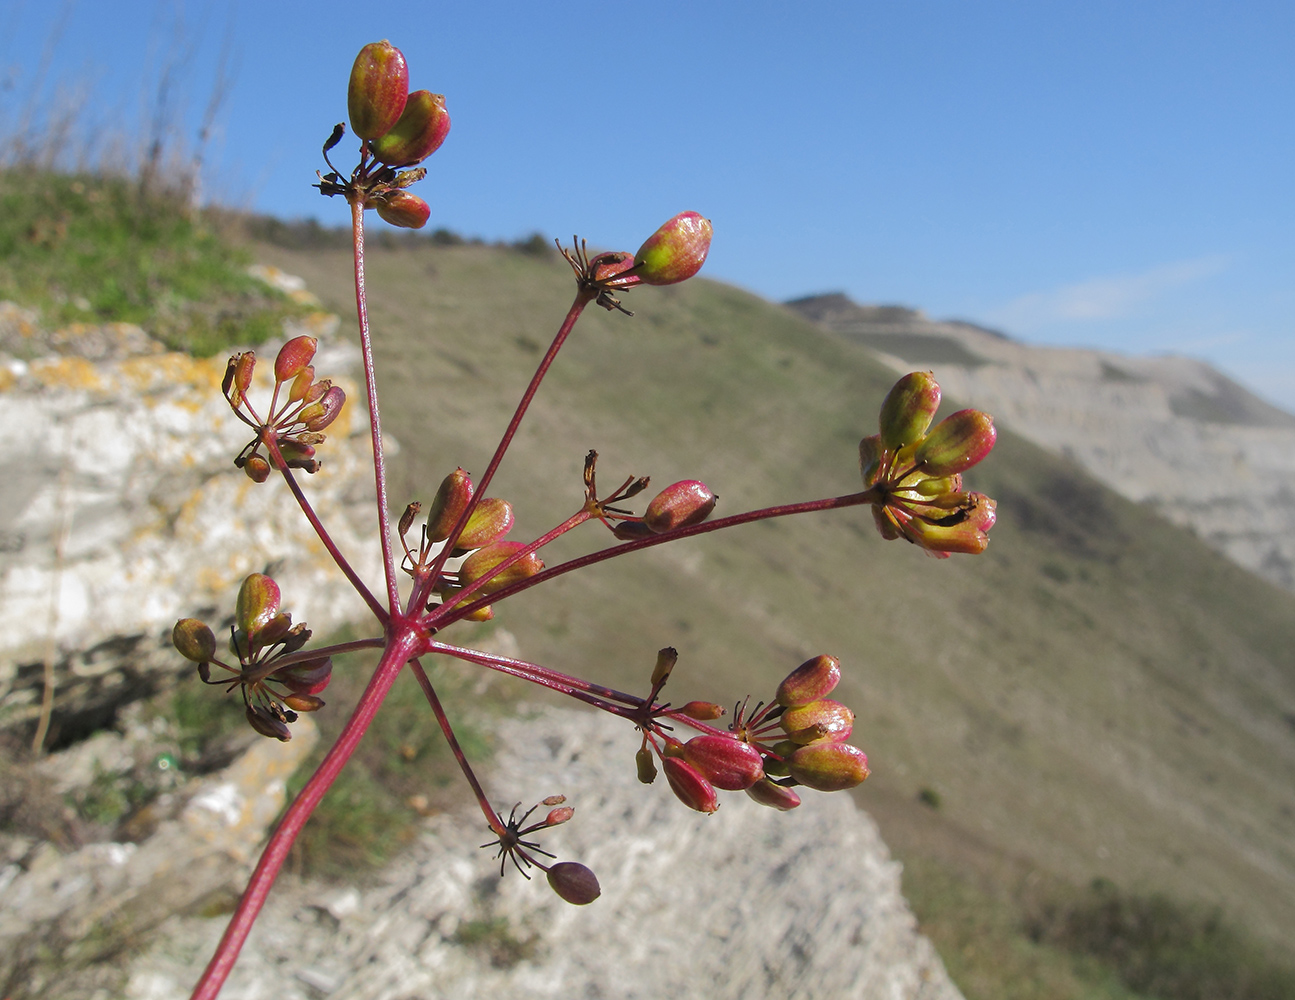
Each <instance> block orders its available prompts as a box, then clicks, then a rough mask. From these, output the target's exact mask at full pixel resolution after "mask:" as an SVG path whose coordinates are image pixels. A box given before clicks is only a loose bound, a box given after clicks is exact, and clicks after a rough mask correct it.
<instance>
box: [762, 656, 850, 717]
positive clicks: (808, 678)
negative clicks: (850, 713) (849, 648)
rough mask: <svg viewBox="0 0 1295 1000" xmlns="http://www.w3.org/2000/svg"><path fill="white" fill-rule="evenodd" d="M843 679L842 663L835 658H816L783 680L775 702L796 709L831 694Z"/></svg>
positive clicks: (806, 662) (807, 661)
mask: <svg viewBox="0 0 1295 1000" xmlns="http://www.w3.org/2000/svg"><path fill="white" fill-rule="evenodd" d="M840 679H841V661H840V660H838V659H837V658H836V657H835V656H815V657H813V658H812V659H808V660H806V661H805V662H804V663H802V664H801V665H800V666H799V667H797V668H796V669H795V670H793V671H792V672H791V673H789V674H788V675H787V676H786V677H784V678H783V680H782V683H781V684H779V685H778V691H777V693H776V694H775V695H774V700H775V701H777V702H778V704H779V705H783V706H785V707H787V708H794V707H795V706H797V705H808V704H809V703H810V702H812V701H818V699H820V698H822V697H824V696H825V695H827V694H829V693H830V692H831V691H832V689H833V688H834V687H836V685H837V682H838V681H840Z"/></svg>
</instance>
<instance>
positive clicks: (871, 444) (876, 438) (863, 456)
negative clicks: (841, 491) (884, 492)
mask: <svg viewBox="0 0 1295 1000" xmlns="http://www.w3.org/2000/svg"><path fill="white" fill-rule="evenodd" d="M881 451H882V448H881V435H880V434H873V435H871V436H870V437H866V438H864V439H863V440H862V441H860V442H859V474H860V475H862V476H863V485H864V486H866V487H868V486H875V485H876V483H877V477H878V476H880V475H881Z"/></svg>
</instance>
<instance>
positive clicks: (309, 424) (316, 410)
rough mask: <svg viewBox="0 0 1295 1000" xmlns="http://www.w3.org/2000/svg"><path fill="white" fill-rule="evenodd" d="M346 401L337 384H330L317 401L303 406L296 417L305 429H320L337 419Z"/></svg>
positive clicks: (344, 394)
mask: <svg viewBox="0 0 1295 1000" xmlns="http://www.w3.org/2000/svg"><path fill="white" fill-rule="evenodd" d="M345 403H346V393H345V392H344V391H343V390H342V387H341V386H339V385H330V386H329V387H328V389H327V390H326V391H325V392H324V394H323V395H322V396H320V397H319V400H318V401H317V402H314V403H311V404H310V405H309V406H307V407H305V408H304V409H303V410H302V411H301V413H300V414H298V415H297V419H298V420H300V421H301V422H302V423H303V424H305V425H306V430H310V431H322V430H323V429H324V428H325V427H327V426H328V425H329V424H331V423H332V422H333V421H334V420H336V419H337V415H338V414H339V413H341V412H342V407H343V406H344V405H345Z"/></svg>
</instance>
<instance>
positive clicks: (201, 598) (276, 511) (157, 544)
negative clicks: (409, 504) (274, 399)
mask: <svg viewBox="0 0 1295 1000" xmlns="http://www.w3.org/2000/svg"><path fill="white" fill-rule="evenodd" d="M335 327H336V318H335V317H331V316H328V315H326V314H322V313H320V314H316V315H314V316H312V317H310V318H308V319H307V320H306V321H305V322H304V323H303V324H302V325H301V326H299V327H297V328H294V329H292V330H288V331H286V335H287V336H293V335H296V334H297V333H300V332H310V333H312V334H314V335H316V336H319V337H321V349H320V352H319V355H318V356H317V358H316V362H315V364H316V369H317V371H318V372H319V374H320V376H321V377H322V376H325V375H329V376H340V378H338V379H337V380H338V381H339V382H340V383H341V384H342V385H343V386H344V387H345V388H346V389H347V393H348V400H349V402H348V404H347V406H346V407H345V408H344V410H343V414H342V416H341V417H340V418H339V420H338V421H337V422H336V423H334V424H333V425H332V427H331V428H330V429H329V432H328V437H329V440H328V441H327V442H326V443H325V444H324V445H323V446H322V447H321V449H320V452H321V455H322V457H323V461H324V467H323V469H322V470H321V471H320V472H319V473H317V474H316V475H314V476H304V475H303V476H302V477H301V478H302V479H303V481H304V483H305V489H306V491H307V493H308V495H309V496H310V498H311V502H312V503H313V504H314V505H315V507H316V510H317V511H318V513H319V515H320V517H321V518H322V519H323V521H324V523H325V524H326V525H328V527H329V530H330V531H331V532H333V533H334V537H335V539H336V541H337V542H338V544H339V546H340V547H341V549H342V551H343V552H345V553H346V554H347V555H348V557H349V558H350V559H351V560H352V561H353V563H354V564H355V565H356V567H357V569H358V570H359V572H360V573H361V575H362V576H364V577H365V578H367V579H371V580H372V579H376V578H377V576H378V572H379V567H380V563H379V562H378V558H379V557H378V552H377V549H376V546H375V545H374V544H373V543H372V538H373V535H374V516H373V513H372V511H373V500H372V492H373V485H372V471H371V466H370V464H369V458H368V454H369V446H368V424H367V417H366V414H365V411H364V406H363V403H362V401H361V399H360V393H359V392H358V391H357V389H356V385H355V383H354V379H353V373H354V371H355V369H356V367H357V363H358V351H357V350H356V349H355V348H353V347H349V346H347V345H344V344H342V343H340V342H338V341H336V340H334V339H333V338H332V337H331V333H332V331H333V329H334V328H335ZM277 346H278V345H277V344H270V345H266V346H265V348H264V349H263V350H262V351H261V354H262V356H263V357H264V358H265V361H266V363H263V364H261V365H260V366H259V368H260V371H259V372H258V390H265V392H266V395H265V396H264V398H266V399H268V390H269V385H270V372H269V369H270V368H271V365H270V364H269V363H268V362H270V361H272V360H273V357H274V351H275V349H276V348H277ZM0 349H3V353H0V362H2V363H0V427H3V428H4V434H3V435H0V730H8V731H9V732H11V733H12V732H21V733H22V734H24V735H28V734H30V733H32V732H33V731H34V729H35V726H36V720H37V718H38V716H40V714H41V704H42V699H43V698H44V697H46V693H47V691H52V693H53V706H52V707H53V717H52V720H51V721H52V724H51V726H50V735H49V740H48V742H49V744H50V745H53V746H59V745H63V744H65V743H67V742H70V741H71V740H73V739H76V738H78V737H79V736H83V735H86V734H88V733H90V732H93V731H94V730H96V729H98V728H100V727H101V726H103V725H105V724H107V723H109V722H110V721H111V720H112V718H113V716H114V714H115V712H116V710H117V706H118V705H119V704H121V703H122V701H123V700H130V699H135V698H140V697H144V696H146V695H147V694H149V693H150V692H151V691H154V690H157V689H158V688H159V687H161V686H165V685H166V684H168V683H169V682H170V679H171V678H172V677H173V676H174V675H175V673H176V672H177V671H180V670H183V669H187V668H186V667H185V666H184V664H183V662H182V661H180V660H179V658H178V657H177V656H176V655H175V653H174V652H173V651H171V650H169V649H168V648H167V647H168V646H169V633H170V628H171V626H172V625H173V624H174V622H175V620H176V619H177V618H179V617H184V616H190V615H193V616H200V617H205V618H206V619H207V620H209V621H210V622H211V623H212V625H213V626H215V625H217V624H218V623H219V622H220V621H222V620H228V619H229V618H230V617H231V616H232V609H233V599H234V595H235V594H236V593H237V589H238V585H239V582H240V581H241V580H242V578H243V577H244V576H246V575H247V574H248V573H252V572H264V571H266V570H267V569H272V570H273V572H274V573H275V575H276V578H277V579H278V580H279V582H280V584H281V586H282V589H283V594H284V607H285V608H286V609H287V610H289V611H291V612H292V613H293V615H294V618H295V619H296V620H298V621H301V620H309V621H311V622H312V623H314V624H316V625H318V626H329V625H337V624H339V623H342V622H345V621H349V620H353V619H355V618H356V617H357V615H358V614H360V613H361V612H362V607H363V606H362V605H361V604H360V603H359V601H358V598H356V597H355V596H354V594H353V593H352V592H351V591H350V589H349V588H348V587H347V586H345V584H344V583H341V584H340V585H339V581H340V579H341V578H340V574H339V573H338V572H337V571H336V569H335V568H334V567H333V566H332V563H331V561H330V560H329V558H328V555H327V553H326V552H325V551H324V550H323V548H322V546H321V545H320V544H319V543H318V541H317V539H316V538H315V536H314V534H313V532H312V531H311V530H310V527H309V525H308V524H307V523H306V521H305V519H304V518H302V516H301V514H300V511H299V510H298V509H297V506H296V504H295V503H294V502H293V500H292V497H291V495H290V494H289V493H288V491H287V489H286V487H285V486H284V484H283V483H282V482H279V481H277V480H272V481H271V482H267V483H265V484H262V485H259V486H258V485H256V484H253V483H252V482H251V481H250V480H248V479H247V478H246V477H244V476H243V475H241V474H240V473H238V472H237V471H236V470H234V469H233V467H232V465H231V461H232V459H233V457H234V456H235V455H236V454H237V452H238V450H239V448H241V447H242V445H243V444H244V443H245V442H246V440H247V438H248V436H249V434H248V430H247V428H246V427H245V426H244V425H243V424H242V423H240V422H239V421H238V420H237V419H236V418H235V417H234V415H233V414H232V413H231V412H230V409H229V407H228V405H227V404H226V403H225V401H224V399H223V398H222V397H221V394H220V382H221V378H222V376H223V375H224V370H225V358H224V357H218V358H193V357H189V356H188V355H184V354H175V353H168V352H166V351H164V350H163V349H162V347H161V345H159V344H157V343H156V342H154V341H152V340H150V339H149V338H148V336H147V335H146V334H145V333H144V332H143V331H142V330H140V329H139V328H138V327H132V326H130V325H128V324H109V325H106V326H104V327H94V328H90V327H85V328H80V327H78V328H76V329H70V328H69V329H67V330H62V331H52V332H51V331H45V330H42V329H41V327H40V325H39V322H38V318H37V317H36V316H34V315H33V314H31V313H28V312H25V311H23V310H21V309H18V308H17V307H14V306H13V305H12V304H0Z"/></svg>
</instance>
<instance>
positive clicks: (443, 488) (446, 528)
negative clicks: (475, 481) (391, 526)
mask: <svg viewBox="0 0 1295 1000" xmlns="http://www.w3.org/2000/svg"><path fill="white" fill-rule="evenodd" d="M474 488H475V487H473V485H472V480H471V479H470V478H469V477H468V474H467V473H466V472H464V471H463V470H462V469H455V470H454V471H453V472H451V473H450V474H449V475H448V476H446V477H445V478H444V479H442V480H441V485H440V488H439V489H438V490H437V491H436V499H435V500H433V501H432V506H431V509H430V510H428V512H427V539H428V541H431V542H443V541H445V539H447V538H449V537H450V531H451V529H453V527H454V525H455V524H456V523H458V520H459V518H460V517H461V516H462V514H463V512H464V510H466V509H467V506H468V502H469V501H470V500H471V499H472V493H473V490H474Z"/></svg>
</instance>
